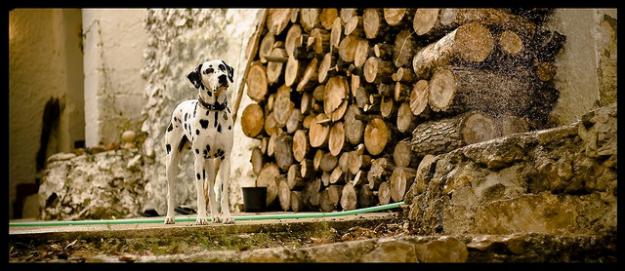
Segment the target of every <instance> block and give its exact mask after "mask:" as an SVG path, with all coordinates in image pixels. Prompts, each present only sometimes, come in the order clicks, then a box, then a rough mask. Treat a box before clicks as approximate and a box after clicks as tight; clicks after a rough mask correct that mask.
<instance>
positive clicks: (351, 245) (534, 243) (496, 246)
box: [87, 232, 617, 263]
mask: <svg viewBox="0 0 625 271" xmlns="http://www.w3.org/2000/svg"><path fill="white" fill-rule="evenodd" d="M616 253H617V251H616V232H614V233H611V234H605V235H579V234H577V235H575V234H567V235H554V234H544V233H542V234H541V233H532V234H511V235H461V236H403V237H386V238H376V239H367V240H357V241H347V242H339V243H332V244H324V245H316V246H309V247H301V248H289V247H272V248H265V249H254V250H248V251H243V252H241V251H236V250H221V251H208V250H206V251H200V252H195V253H184V252H182V253H178V254H172V255H162V256H152V255H150V256H141V255H130V254H126V255H123V256H113V255H98V256H95V257H93V258H89V259H87V261H94V262H98V261H102V262H128V261H131V262H341V263H343V262H345V263H354V262H412V263H464V262H480V263H497V262H594V263H616V261H617V254H616Z"/></svg>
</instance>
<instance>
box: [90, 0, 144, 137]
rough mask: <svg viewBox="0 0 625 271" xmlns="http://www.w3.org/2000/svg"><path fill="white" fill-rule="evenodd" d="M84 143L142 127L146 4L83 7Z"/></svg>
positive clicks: (117, 135) (118, 135)
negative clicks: (124, 7)
mask: <svg viewBox="0 0 625 271" xmlns="http://www.w3.org/2000/svg"><path fill="white" fill-rule="evenodd" d="M82 14H83V16H82V23H83V34H82V35H83V46H84V59H83V61H84V67H85V69H84V75H85V77H84V85H85V103H84V106H85V124H84V125H86V127H85V131H86V135H85V136H86V138H85V140H86V142H85V143H86V145H87V146H88V147H92V146H95V145H98V144H99V143H100V142H102V143H103V144H104V145H106V144H110V143H112V142H117V143H119V141H120V135H121V133H122V132H123V131H125V130H128V129H130V130H135V131H139V129H140V127H141V123H142V118H141V109H142V108H143V105H144V104H145V96H144V89H145V79H144V78H143V77H142V76H141V72H140V71H141V68H143V50H144V49H145V47H146V45H147V36H148V35H147V31H146V30H145V28H144V24H145V18H146V16H147V10H146V9H83V10H82Z"/></svg>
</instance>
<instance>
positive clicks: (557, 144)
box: [406, 104, 617, 234]
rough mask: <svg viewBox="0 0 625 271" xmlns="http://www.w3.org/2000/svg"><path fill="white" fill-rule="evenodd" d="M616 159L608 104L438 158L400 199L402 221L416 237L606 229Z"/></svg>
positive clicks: (612, 208) (611, 217)
mask: <svg viewBox="0 0 625 271" xmlns="http://www.w3.org/2000/svg"><path fill="white" fill-rule="evenodd" d="M616 155H617V154H616V105H615V104H612V105H611V106H607V107H602V108H599V109H596V110H594V111H591V112H589V113H587V114H585V115H584V116H583V117H582V118H581V120H580V121H579V122H576V123H574V124H571V125H569V126H564V127H560V128H554V129H550V130H543V131H537V132H529V133H524V134H516V135H512V136H509V137H504V138H499V139H494V140H491V141H487V142H482V143H478V144H473V145H469V146H466V147H463V148H459V149H456V150H454V151H452V152H449V153H447V154H442V155H439V156H436V157H435V158H434V160H435V161H434V162H433V163H432V164H430V165H428V166H426V167H424V168H423V169H422V170H421V171H420V172H419V174H417V176H416V178H415V183H414V184H413V186H412V187H411V189H410V191H409V192H408V194H407V196H406V202H407V203H408V204H409V205H410V210H409V212H407V216H408V218H409V219H410V220H411V222H412V223H411V228H412V230H414V231H415V232H416V233H419V234H434V233H440V234H466V233H483V234H509V233H519V232H547V233H580V234H582V233H583V234H586V233H588V234H593V233H597V232H603V231H612V230H615V229H616V210H617V205H616V202H617V201H616V188H617V181H616V160H617V157H616ZM419 187H421V189H419ZM423 188H425V189H423Z"/></svg>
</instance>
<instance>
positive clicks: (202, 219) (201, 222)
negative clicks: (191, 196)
mask: <svg viewBox="0 0 625 271" xmlns="http://www.w3.org/2000/svg"><path fill="white" fill-rule="evenodd" d="M208 224H209V222H208V217H206V216H198V217H197V219H195V225H208Z"/></svg>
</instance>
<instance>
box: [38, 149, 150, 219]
mask: <svg viewBox="0 0 625 271" xmlns="http://www.w3.org/2000/svg"><path fill="white" fill-rule="evenodd" d="M142 166H143V158H142V155H141V154H140V153H139V150H138V149H136V148H135V149H130V150H126V149H118V150H113V151H107V152H101V153H97V154H83V155H80V156H76V155H75V154H73V153H59V154H55V155H53V156H50V158H49V159H48V166H47V168H46V170H45V171H44V175H43V182H42V184H41V187H40V188H39V206H41V216H40V218H41V219H45V220H49V219H61V220H72V219H112V218H126V217H137V216H141V213H140V206H141V199H142V195H143V194H144V193H145V191H144V187H145V182H144V179H143V174H142V170H141V167H142Z"/></svg>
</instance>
